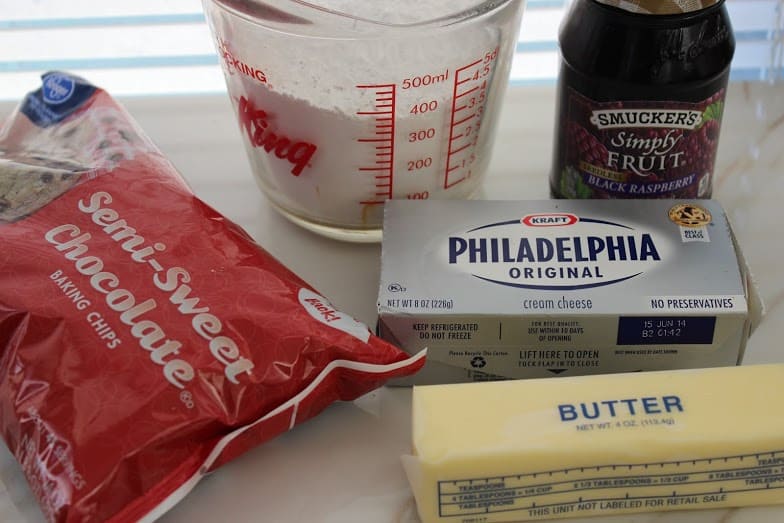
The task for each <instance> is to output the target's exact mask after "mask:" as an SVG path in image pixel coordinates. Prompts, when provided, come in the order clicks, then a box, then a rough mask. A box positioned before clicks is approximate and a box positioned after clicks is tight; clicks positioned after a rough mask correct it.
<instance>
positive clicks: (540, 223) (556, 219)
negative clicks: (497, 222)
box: [520, 213, 580, 227]
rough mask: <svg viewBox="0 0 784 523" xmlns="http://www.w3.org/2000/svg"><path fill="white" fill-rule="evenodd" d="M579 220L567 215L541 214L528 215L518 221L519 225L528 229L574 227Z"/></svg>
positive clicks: (572, 215)
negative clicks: (523, 225) (521, 224)
mask: <svg viewBox="0 0 784 523" xmlns="http://www.w3.org/2000/svg"><path fill="white" fill-rule="evenodd" d="M578 221H580V218H578V217H577V216H575V215H574V214H569V213H542V214H529V215H527V216H525V217H523V219H522V220H520V222H521V223H523V224H525V225H528V226H529V227H563V226H565V225H574V224H575V223H577V222H578Z"/></svg>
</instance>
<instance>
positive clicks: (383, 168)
mask: <svg viewBox="0 0 784 523" xmlns="http://www.w3.org/2000/svg"><path fill="white" fill-rule="evenodd" d="M356 87H357V89H363V90H367V91H370V93H371V94H372V97H373V101H372V102H371V104H370V107H362V108H361V109H362V110H361V111H358V112H357V115H359V116H363V117H368V118H372V119H373V121H374V124H375V125H374V128H375V130H374V131H373V132H372V133H371V135H370V136H363V137H361V138H357V142H359V143H364V144H375V145H374V149H375V160H374V161H373V162H372V163H371V164H369V165H361V166H359V167H358V169H357V170H358V171H359V172H361V173H373V180H374V187H375V189H376V192H375V194H373V195H372V197H371V198H370V199H368V200H365V201H361V202H359V203H361V204H362V205H378V204H382V203H384V200H388V199H389V198H392V194H393V193H392V181H393V168H394V149H395V104H396V99H395V92H396V91H395V89H396V87H395V85H394V84H385V85H357V86H356Z"/></svg>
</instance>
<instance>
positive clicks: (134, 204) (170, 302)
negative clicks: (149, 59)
mask: <svg viewBox="0 0 784 523" xmlns="http://www.w3.org/2000/svg"><path fill="white" fill-rule="evenodd" d="M0 350H2V354H1V356H0V429H2V435H3V438H4V439H5V441H6V443H7V445H8V447H9V449H10V450H11V452H12V453H13V454H14V455H15V456H16V458H17V460H18V461H19V463H20V464H21V466H22V468H23V469H24V472H25V474H26V476H27V479H28V482H29V484H30V487H31V488H32V490H33V492H34V493H35V494H36V496H37V497H38V499H39V501H40V505H41V507H42V510H43V512H44V514H45V515H46V517H47V518H48V519H49V520H52V521H104V520H110V521H136V520H139V519H148V520H151V519H155V518H156V517H158V516H160V515H161V514H162V513H163V512H165V510H167V509H168V508H170V507H171V506H172V505H173V504H174V503H176V502H177V501H178V500H179V499H181V498H182V497H183V496H184V495H185V494H187V492H188V491H189V490H190V489H191V488H192V487H193V486H194V485H195V484H196V482H197V481H198V480H199V479H200V478H201V477H202V476H203V475H204V474H205V473H207V472H209V471H211V470H214V469H215V468H216V467H218V466H220V465H221V464H223V463H225V462H226V461H228V460H230V459H232V458H234V457H236V456H237V455H239V454H241V453H242V452H244V451H246V450H248V449H249V448H250V447H252V446H254V445H257V444H258V443H261V442H263V441H266V440H269V439H270V438H272V437H274V436H276V435H278V434H280V433H282V432H284V431H286V430H288V429H290V428H291V427H292V426H293V425H295V424H297V423H300V422H302V421H304V420H307V419H308V418H310V417H312V416H314V415H316V414H317V413H319V412H320V411H321V410H322V409H324V408H325V407H326V406H327V405H328V404H330V403H331V402H333V401H335V400H338V399H342V400H349V399H354V398H356V397H358V396H360V395H362V394H364V393H366V392H368V391H370V390H372V389H374V388H376V387H378V386H380V385H381V384H383V382H384V381H385V380H386V379H388V378H390V377H396V376H402V375H406V374H410V373H412V372H414V371H416V370H418V368H419V367H420V366H421V364H422V363H423V358H422V357H421V356H420V357H414V358H408V356H407V355H406V354H405V353H403V352H402V351H400V350H399V349H397V348H396V347H394V346H392V345H390V344H388V343H386V342H384V341H382V340H380V339H378V338H376V337H375V336H374V335H373V334H372V333H371V332H370V331H369V330H368V329H367V327H365V326H364V325H362V324H360V323H358V322H356V321H355V320H353V319H352V318H350V317H348V316H347V315H345V314H343V313H341V312H339V311H337V310H335V309H334V308H333V307H332V306H331V305H330V304H329V302H328V301H327V300H326V299H324V298H323V297H322V296H320V295H319V294H318V293H317V292H315V291H314V290H313V289H312V288H310V287H309V286H308V285H307V284H306V283H304V282H303V281H302V280H301V279H299V278H298V277H297V276H295V275H294V274H292V273H291V272H290V271H289V270H287V269H286V268H285V267H283V266H282V265H281V264H280V263H279V262H277V261H276V260H275V259H273V258H272V257H271V256H270V255H269V254H267V253H266V252H265V251H264V250H262V249H261V248H260V247H259V246H258V245H256V244H255V243H254V242H253V241H252V240H251V239H250V238H249V237H248V236H247V235H246V234H245V233H244V232H243V231H242V230H241V229H239V228H238V227H237V226H236V225H234V224H232V223H231V222H229V221H228V220H227V219H225V218H224V217H223V216H221V215H220V214H219V213H217V212H216V211H214V210H213V209H211V208H210V207H208V206H207V205H205V204H204V203H203V202H202V201H200V200H199V199H198V198H196V197H195V196H194V195H193V194H192V193H191V192H190V190H189V189H188V187H187V186H186V184H185V183H184V181H183V180H182V179H181V178H180V176H179V175H178V174H177V173H176V171H175V170H174V168H173V167H172V165H171V164H170V163H169V162H168V161H167V160H166V159H165V158H164V157H163V156H162V155H161V154H160V152H159V151H157V149H156V148H155V147H154V146H153V144H152V143H151V142H150V141H149V139H148V138H146V137H145V136H144V134H143V132H142V131H141V130H140V129H139V127H138V126H137V125H136V124H135V123H134V122H133V121H132V120H131V119H130V117H129V116H128V115H127V114H126V113H125V111H124V110H123V109H122V108H121V107H120V106H118V105H117V104H116V103H115V102H114V101H113V100H112V99H111V97H110V96H109V95H108V94H107V93H105V92H104V91H102V90H100V89H97V88H95V87H93V86H92V85H90V84H88V83H87V82H85V81H83V80H81V79H79V78H76V77H73V76H70V75H67V74H63V73H48V74H46V75H44V76H43V85H42V87H41V89H39V90H37V91H35V92H33V93H30V94H29V95H28V96H27V97H26V98H25V100H24V101H23V103H22V104H21V106H20V107H19V109H18V110H17V111H16V112H15V113H14V114H13V115H12V116H11V118H9V120H8V121H7V122H6V124H5V126H4V127H3V129H2V130H0Z"/></svg>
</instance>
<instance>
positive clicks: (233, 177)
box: [0, 83, 784, 523]
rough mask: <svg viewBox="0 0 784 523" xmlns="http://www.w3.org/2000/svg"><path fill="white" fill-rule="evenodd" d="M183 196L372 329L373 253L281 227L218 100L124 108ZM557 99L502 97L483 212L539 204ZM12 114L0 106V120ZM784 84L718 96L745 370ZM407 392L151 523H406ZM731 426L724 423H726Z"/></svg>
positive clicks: (355, 408)
mask: <svg viewBox="0 0 784 523" xmlns="http://www.w3.org/2000/svg"><path fill="white" fill-rule="evenodd" d="M122 102H123V103H124V105H125V106H126V107H127V108H128V110H129V111H130V112H131V114H132V115H134V116H135V117H136V119H137V120H138V121H139V123H140V124H141V125H142V127H143V128H144V129H145V130H146V131H147V133H148V134H149V135H150V136H151V138H152V139H153V141H155V142H156V143H157V144H158V146H159V147H160V148H161V149H162V150H163V152H164V153H165V154H166V155H167V156H168V157H169V158H170V159H171V160H172V161H173V162H174V164H175V165H176V166H177V168H178V169H179V170H180V171H181V172H182V173H183V175H184V176H185V178H186V179H187V180H188V181H189V182H190V184H191V186H192V188H193V190H194V192H195V193H196V194H197V195H198V196H199V197H201V198H202V199H203V200H205V201H206V202H207V203H209V204H211V205H213V206H214V207H215V208H217V209H218V210H219V211H221V212H222V213H223V214H225V215H226V216H227V217H228V218H230V219H232V220H233V221H235V222H237V223H239V224H240V225H241V226H243V227H244V228H245V229H246V230H247V231H248V233H250V235H251V236H253V237H254V238H255V239H256V240H257V241H258V242H259V243H260V244H261V245H262V246H264V247H265V248H266V249H267V250H268V251H270V252H271V253H272V254H273V255H275V256H276V257H277V258H279V259H280V260H281V261H282V262H283V263H284V264H286V265H287V266H288V267H290V268H291V269H292V270H294V271H295V272H296V273H298V274H299V275H300V276H302V277H303V278H304V279H305V280H307V281H308V282H310V283H311V284H312V285H313V286H314V287H315V288H317V289H318V290H320V291H321V293H323V294H324V295H325V296H327V297H329V298H330V300H331V301H332V302H333V303H334V304H335V305H336V306H337V307H338V308H340V309H342V310H344V311H345V312H347V313H350V314H353V315H354V316H355V317H356V318H357V319H359V320H361V321H364V322H365V323H367V324H368V325H373V324H374V323H375V318H376V312H375V307H376V295H377V282H378V278H379V254H380V246H379V245H377V244H376V245H373V244H370V245H367V244H365V245H358V244H347V243H340V242H336V241H334V240H329V239H324V238H321V237H318V236H316V235H314V234H312V233H310V232H307V231H305V230H302V229H300V228H299V227H297V226H295V225H293V224H291V223H290V222H288V221H287V220H286V219H284V218H282V217H281V216H279V215H278V214H277V213H276V212H275V211H274V210H273V209H271V208H270V206H269V204H268V203H267V201H266V200H265V198H264V197H263V196H262V195H261V193H260V192H259V191H258V190H257V189H256V185H255V183H254V182H253V180H252V178H251V175H250V168H249V166H248V163H247V162H246V159H245V154H244V150H243V148H242V146H241V142H240V135H239V131H238V129H237V126H236V123H235V121H234V118H233V115H232V112H231V108H230V105H229V101H228V99H227V97H224V96H212V97H199V98H179V97H177V98H175V97H171V98H156V99H143V98H139V99H132V100H122ZM554 105H555V97H554V92H553V89H552V87H535V88H532V87H527V88H514V89H512V90H511V91H510V92H509V93H508V94H507V97H506V100H505V108H504V111H503V115H502V118H501V123H500V129H499V132H498V135H497V142H496V145H495V148H494V154H493V160H492V163H491V165H490V170H489V174H488V177H487V179H486V183H485V186H484V191H483V192H484V194H483V195H482V196H483V197H485V198H488V199H541V198H548V195H549V190H548V183H547V175H548V171H549V167H550V152H551V150H552V128H553V123H554V122H553V117H554V116H553V115H554V110H555V108H554ZM10 109H11V106H10V105H8V104H5V105H0V118H2V117H3V116H5V115H6V114H8V112H9V111H10ZM783 145H784V83H782V84H745V83H736V84H732V85H731V86H730V90H729V95H728V101H727V104H726V112H725V116H724V123H723V126H722V135H721V142H720V152H719V158H718V162H717V163H718V166H717V178H716V180H717V183H716V185H715V192H714V197H715V198H717V199H718V200H720V201H721V202H722V203H723V204H724V206H725V207H726V208H727V210H728V211H729V214H730V216H731V218H732V220H733V222H734V226H735V230H736V234H737V236H738V239H739V241H740V243H741V246H742V248H743V249H744V252H745V255H746V257H747V261H748V263H749V265H750V267H751V269H752V272H753V273H754V275H755V277H756V279H757V281H758V285H759V289H760V292H761V295H762V298H763V300H764V301H765V303H766V306H767V316H766V317H765V318H764V320H763V322H762V324H761V325H760V326H759V328H758V329H757V331H756V332H755V334H754V335H753V337H752V338H751V340H750V342H749V345H748V348H747V354H746V360H745V363H748V364H753V363H764V362H784V349H783V348H782V345H781V343H780V341H781V339H782V337H783V336H784V305H783V304H782V302H784V274H783V273H782V272H781V261H780V258H781V256H782V255H784V240H782V233H781V221H782V218H784V207H783V206H782V201H784V146H783ZM409 414H410V390H409V389H397V388H382V389H379V390H378V391H376V392H373V393H371V394H369V395H368V396H366V397H364V398H361V399H360V400H358V401H356V402H353V403H342V404H336V405H333V406H332V407H330V408H328V409H327V410H326V411H325V412H323V413H322V414H321V415H319V416H317V417H316V418H315V419H313V420H311V421H308V422H306V423H305V424H303V425H301V426H298V427H295V428H294V430H292V431H290V432H289V433H286V434H284V435H282V436H280V437H278V438H276V439H275V440H273V441H271V442H269V443H267V444H265V445H263V446H261V447H258V448H256V449H255V450H252V451H250V452H248V453H247V454H245V455H243V456H242V457H240V458H239V459H237V460H235V461H234V462H232V463H229V464H228V465H226V466H224V467H223V468H221V469H219V470H218V471H216V472H215V473H214V474H212V475H211V476H209V477H207V478H206V479H204V480H203V481H202V482H201V483H200V484H199V485H198V486H197V487H196V488H195V490H194V491H193V492H192V493H191V494H190V495H189V496H188V497H187V498H186V499H185V500H184V501H182V502H181V503H180V504H179V505H178V506H176V507H175V508H174V509H173V510H172V511H171V512H169V513H168V514H167V515H166V516H164V517H163V518H162V519H161V521H164V522H167V523H179V522H187V523H201V522H213V521H231V522H232V523H242V522H259V521H264V522H276V523H277V522H280V523H295V522H296V523H310V522H324V523H393V522H394V523H397V522H417V521H418V519H417V516H416V508H415V505H414V500H413V497H412V495H411V493H410V490H409V488H408V484H407V482H406V478H405V475H404V473H403V469H402V467H401V465H400V460H399V456H400V455H401V454H404V453H406V452H407V451H408V448H409V441H410V421H409ZM728 422H730V423H731V420H728ZM0 477H1V478H2V483H0V521H2V522H8V523H15V522H25V523H31V522H39V521H42V520H43V518H42V516H41V514H40V512H39V511H38V509H37V507H36V503H35V501H34V499H33V498H32V497H31V495H30V493H29V491H28V490H27V488H26V486H25V483H24V478H23V477H22V475H21V472H20V471H19V469H18V467H17V465H16V463H15V462H14V461H13V458H12V457H11V455H10V454H9V453H8V451H7V450H6V449H5V448H4V447H3V448H2V449H0ZM660 520H664V521H668V522H684V523H708V522H725V523H742V522H754V523H757V522H771V523H773V522H776V523H780V522H781V521H784V506H781V507H755V508H744V509H735V510H708V511H693V512H666V513H661V514H655V513H649V514H641V515H631V516H628V515H627V516H618V517H600V518H594V519H590V520H587V519H573V520H571V521H575V522H579V521H586V522H587V521H591V522H595V521H602V522H605V521H606V522H621V521H623V522H630V523H643V522H649V521H660Z"/></svg>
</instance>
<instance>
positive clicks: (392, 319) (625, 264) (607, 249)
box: [378, 200, 762, 385]
mask: <svg viewBox="0 0 784 523" xmlns="http://www.w3.org/2000/svg"><path fill="white" fill-rule="evenodd" d="M384 212H385V214H384V239H383V244H382V266H381V281H380V289H379V299H378V332H379V334H380V335H381V336H382V337H383V338H385V339H387V340H389V341H392V342H393V343H396V344H397V345H399V346H400V347H402V348H403V349H404V350H406V351H407V352H410V353H411V354H414V353H417V352H419V351H420V350H422V349H424V348H427V350H428V355H427V363H426V365H425V367H424V368H423V369H422V370H421V371H420V372H419V373H417V374H416V375H414V376H413V377H409V378H405V379H402V380H398V381H396V382H393V384H396V385H412V384H440V383H458V382H470V381H487V380H500V379H517V378H535V377H547V376H569V375H580V374H603V373H615V372H635V371H648V370H666V369H678V368H696V367H715V366H728V365H736V364H739V363H740V362H741V360H742V358H743V354H744V350H745V347H746V342H747V340H748V337H749V335H750V334H751V332H752V330H753V329H754V327H755V326H756V324H757V323H758V322H759V321H760V318H761V316H762V303H761V302H760V299H759V295H758V293H757V292H756V289H755V287H754V285H753V282H752V279H751V276H750V273H749V270H748V268H747V266H746V263H745V261H744V259H743V256H742V254H741V251H740V248H739V246H738V245H737V242H736V241H735V238H734V236H733V233H732V229H731V227H730V223H729V220H728V218H727V215H726V213H725V211H724V210H723V209H722V207H721V205H720V204H719V203H718V202H716V201H713V200H694V201H692V200H688V201H687V200H541V201H480V200H468V201H454V200H453V201H445V200H440V201H408V200H390V201H389V202H387V204H386V206H385V211H384Z"/></svg>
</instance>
